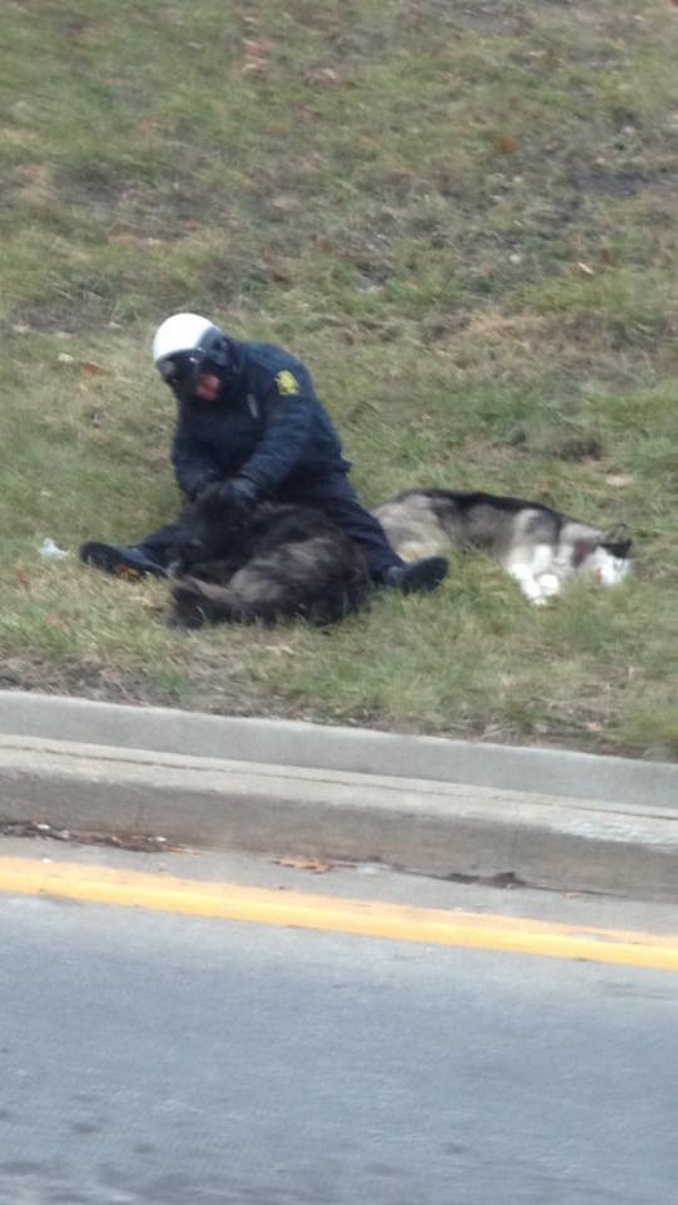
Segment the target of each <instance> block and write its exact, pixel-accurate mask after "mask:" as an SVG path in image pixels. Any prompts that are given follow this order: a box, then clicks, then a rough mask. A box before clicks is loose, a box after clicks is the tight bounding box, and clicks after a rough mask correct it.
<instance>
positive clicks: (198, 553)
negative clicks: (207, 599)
mask: <svg viewBox="0 0 678 1205" xmlns="http://www.w3.org/2000/svg"><path fill="white" fill-rule="evenodd" d="M252 518H253V512H252V509H251V507H247V506H240V505H238V504H237V503H236V502H234V501H233V500H232V499H230V500H228V501H225V499H224V494H223V490H221V489H220V486H218V485H214V486H210V487H209V488H208V489H206V490H205V491H204V492H203V493H202V494H200V495H199V496H198V497H197V498H196V499H195V501H194V502H192V503H191V504H190V505H189V506H188V507H187V508H186V510H185V511H184V513H183V515H182V517H181V520H180V523H179V530H178V532H177V538H176V541H175V543H174V547H173V550H172V572H173V574H183V573H190V572H191V570H192V569H195V567H196V566H198V565H203V564H209V563H211V562H214V561H225V560H231V559H238V557H239V556H240V555H243V554H244V552H245V550H246V547H247V539H248V534H249V532H250V530H251V527H252Z"/></svg>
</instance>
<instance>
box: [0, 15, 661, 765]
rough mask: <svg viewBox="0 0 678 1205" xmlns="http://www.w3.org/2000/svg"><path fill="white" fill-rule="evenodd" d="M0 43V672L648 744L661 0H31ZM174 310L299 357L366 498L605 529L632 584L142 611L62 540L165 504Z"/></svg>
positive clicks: (157, 590)
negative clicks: (50, 558)
mask: <svg viewBox="0 0 678 1205" xmlns="http://www.w3.org/2000/svg"><path fill="white" fill-rule="evenodd" d="M0 38H1V39H2V45H3V50H4V55H3V72H2V76H0V102H1V104H2V109H1V112H2V117H0V126H1V133H2V138H1V139H0V179H1V180H2V186H1V188H0V223H1V224H2V235H3V256H2V261H1V263H0V284H1V285H2V287H1V288H0V327H1V328H2V338H3V352H4V354H3V357H2V360H1V362H0V388H1V391H2V392H1V395H0V396H1V397H2V401H1V402H0V405H1V406H2V420H3V436H4V440H3V443H4V456H3V458H2V464H1V465H0V484H1V489H0V521H1V522H2V530H3V532H4V533H5V539H4V541H3V544H2V550H1V552H0V571H1V572H2V578H3V587H4V589H3V609H2V614H1V615H0V650H1V652H2V662H3V665H2V670H1V671H0V683H3V684H5V685H9V686H12V687H23V688H26V689H42V690H50V691H51V690H63V691H67V692H72V693H77V694H82V695H86V696H89V697H96V698H112V699H122V700H128V701H133V702H138V703H143V702H151V703H167V704H170V705H177V706H184V707H195V708H203V709H206V710H210V711H216V712H218V711H225V712H237V713H241V714H247V713H256V714H269V715H289V716H299V717H306V718H312V719H316V720H320V721H324V722H339V723H349V724H370V725H374V726H377V727H384V728H394V729H398V730H408V731H422V732H435V733H443V734H448V735H452V736H462V735H467V736H473V737H477V738H479V739H487V740H499V741H519V742H539V743H542V744H552V745H569V746H573V747H578V748H588V749H594V750H595V749H598V750H612V751H619V752H624V753H633V754H638V755H648V756H651V757H665V758H675V757H676V756H678V707H677V705H676V702H675V694H676V690H675V683H676V671H677V669H678V664H677V662H678V653H677V652H676V638H675V631H676V622H675V597H676V586H677V585H678V551H677V540H676V536H677V534H678V522H677V520H676V513H677V512H678V405H677V404H676V395H677V393H678V283H677V281H678V276H677V274H676V268H675V265H676V263H677V262H678V223H677V221H676V218H677V216H678V213H677V205H676V200H675V197H676V184H677V182H678V85H677V84H676V72H675V63H676V61H677V54H678V12H677V11H676V10H675V7H673V6H671V5H670V4H668V3H666V2H665V0H661V3H660V2H659V0H656V2H655V0H652V2H647V3H641V4H640V5H638V4H630V3H626V2H625V0H622V2H620V0H597V2H596V3H595V4H593V3H589V4H586V3H578V4H576V5H553V4H537V3H527V2H522V3H521V2H520V0H497V2H496V3H493V4H491V5H490V4H485V3H481V4H474V5H464V6H458V5H452V4H450V5H442V4H440V3H438V2H436V0H408V3H406V4H400V3H396V2H395V0H379V3H377V2H376V0H368V2H364V0H361V3H360V4H357V3H355V4H353V3H350V4H346V3H339V0H322V2H321V3H316V2H315V0H314V3H311V2H310V0H290V2H288V3H286V4H284V5H283V4H278V3H276V2H274V0H262V3H260V4H258V5H256V6H252V5H251V4H249V3H247V2H246V0H236V2H234V3H231V4H228V5H224V4H223V3H220V2H219V0H191V2H190V3H189V2H188V0H177V3H175V4H173V5H171V6H168V7H163V6H158V5H157V4H151V3H150V0H134V2H132V0H121V2H120V3H118V4H116V5H111V4H109V3H105V0H31V2H30V3H27V2H23V3H21V2H15V3H11V4H7V5H5V6H3V8H2V10H1V11H0ZM177 309H193V310H197V311H199V312H200V311H203V312H205V313H207V314H209V315H210V316H214V317H215V318H216V319H217V320H219V321H220V322H221V324H222V325H223V326H224V327H225V329H227V330H229V331H231V332H232V333H233V334H235V335H236V336H237V337H242V338H253V339H263V340H267V341H272V342H279V343H282V344H284V345H286V346H288V347H289V348H290V350H292V351H294V352H295V353H296V354H297V355H299V356H301V357H302V358H303V359H304V360H305V361H306V362H307V363H308V364H309V366H310V368H311V370H312V372H313V374H314V377H315V380H316V383H317V386H318V390H319V393H320V395H321V397H322V398H323V400H324V401H325V403H326V404H327V407H328V409H329V410H330V412H331V413H332V415H333V416H334V418H335V420H336V422H337V425H338V427H339V428H340V430H341V432H342V434H343V436H344V440H345V444H346V449H347V453H348V455H349V456H350V458H351V459H352V460H353V461H354V464H355V468H354V480H355V483H356V485H357V486H358V488H359V489H360V492H361V494H362V496H363V498H364V500H365V501H366V502H367V503H376V502H378V501H381V500H383V499H384V498H387V497H389V496H390V495H392V494H393V493H395V492H397V491H399V490H401V489H403V488H406V487H408V486H413V485H427V484H430V485H440V486H457V487H461V488H478V489H487V490H492V491H495V492H504V493H519V494H522V495H524V496H528V497H534V498H539V499H542V500H545V501H548V502H550V503H551V504H554V505H556V506H558V507H559V508H561V509H563V510H565V511H569V512H570V513H573V514H575V515H577V516H578V517H581V518H584V519H588V520H590V521H592V522H600V523H601V524H604V525H608V524H612V523H613V522H617V521H624V522H626V523H627V524H628V525H629V526H630V527H631V528H632V530H633V533H634V536H635V542H636V544H635V551H636V562H635V563H636V573H635V577H634V580H633V581H632V582H630V583H629V584H628V586H625V587H623V588H622V589H621V590H619V591H616V592H610V593H605V594H601V593H599V592H596V591H595V590H592V589H587V588H586V587H585V586H578V587H576V588H574V589H573V590H571V591H569V592H568V594H567V596H565V597H563V598H562V599H560V600H558V602H557V603H556V604H555V605H553V606H552V607H549V608H547V609H545V610H544V611H539V612H536V611H535V610H534V609H532V608H530V607H529V605H528V604H526V603H525V602H524V601H523V600H522V598H521V597H520V595H519V594H518V592H517V589H516V588H515V586H514V585H513V583H512V582H510V581H509V580H507V579H506V577H505V576H504V575H503V574H502V573H501V571H500V570H499V569H498V568H497V567H496V566H494V565H492V564H490V563H488V562H486V561H485V560H484V559H483V558H475V559H474V558H471V557H469V558H466V557H461V556H455V557H453V558H452V567H451V574H450V578H449V580H448V582H446V584H445V585H444V587H443V588H442V589H441V590H440V591H438V592H437V593H436V594H435V595H434V596H432V597H430V598H413V599H408V600H402V599H400V598H394V597H393V598H392V597H379V598H375V600H374V601H373V603H372V605H371V607H370V608H369V610H368V611H366V612H365V613H364V614H361V615H359V616H355V617H352V618H351V619H350V620H349V621H347V622H346V623H345V624H343V625H341V626H340V627H339V628H337V629H336V630H334V631H332V632H331V633H329V634H327V633H320V632H316V631H313V630H309V629H307V628H305V627H304V626H303V625H287V626H284V627H282V628H280V629H279V630H275V631H272V632H271V631H268V632H267V631H259V630H258V629H247V630H233V629H218V630H214V631H209V632H200V633H193V634H189V635H186V634H180V633H178V632H176V631H173V630H171V629H169V628H167V627H166V625H165V614H166V611H167V599H166V594H165V590H164V588H163V586H162V584H159V583H157V582H151V583H141V584H138V585H134V586H130V585H125V584H122V583H118V582H114V581H111V580H109V579H106V578H103V577H99V576H98V575H96V574H93V573H90V572H88V571H86V570H85V569H83V568H81V567H80V566H79V565H78V564H77V558H76V550H77V546H78V544H79V543H80V541H81V540H83V539H86V538H91V537H101V538H117V539H122V540H126V539H133V538H135V537H137V536H140V535H142V534H143V533H144V532H146V531H148V530H150V529H151V528H152V527H153V526H155V525H157V524H159V523H160V522H162V521H164V520H165V519H166V518H167V517H168V516H170V515H171V514H172V513H173V512H174V510H175V509H176V507H177V505H178V494H177V490H176V487H175V485H174V482H173V480H172V476H171V472H170V469H169V464H168V456H167V453H168V447H169V441H170V438H171V432H172V423H173V413H172V403H171V398H170V395H169V394H168V393H167V391H166V390H165V389H164V387H163V385H162V383H161V382H160V380H159V379H157V378H156V375H155V374H154V372H153V369H152V365H151V363H150V355H149V348H150V341H151V337H152V334H153V331H154V329H155V327H156V325H157V324H158V323H159V322H160V321H161V320H162V319H163V318H164V317H166V315H167V314H168V313H170V312H172V311H173V310H177ZM48 536H50V537H52V538H54V539H55V540H56V541H57V542H58V543H59V544H60V545H61V546H62V547H64V548H67V549H69V550H70V551H71V556H70V558H69V559H67V560H66V561H62V562H59V563H57V564H51V565H49V564H44V563H43V562H42V561H41V559H40V556H39V552H38V549H39V546H40V544H41V543H42V540H43V539H44V538H45V537H48Z"/></svg>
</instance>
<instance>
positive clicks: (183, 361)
mask: <svg viewBox="0 0 678 1205" xmlns="http://www.w3.org/2000/svg"><path fill="white" fill-rule="evenodd" d="M206 361H209V362H210V365H211V366H213V367H214V369H215V372H216V374H217V375H220V374H221V373H222V372H224V371H225V370H226V369H227V368H228V367H229V365H230V362H231V354H230V343H229V341H228V339H227V338H226V336H225V335H224V333H223V331H221V330H220V329H219V327H218V326H215V324H214V323H213V322H210V320H209V319H208V318H201V317H200V315H199V314H172V316H171V317H170V318H166V319H165V321H164V322H161V324H160V326H159V327H158V329H157V331H156V332H155V335H154V336H153V363H154V364H155V366H156V368H157V369H158V371H159V372H160V373H161V375H162V376H163V377H164V379H165V380H166V381H167V383H168V384H170V385H176V384H179V383H188V384H189V385H190V384H194V383H195V381H196V380H197V378H198V376H199V374H200V371H201V367H202V365H203V364H204V363H205V362H206Z"/></svg>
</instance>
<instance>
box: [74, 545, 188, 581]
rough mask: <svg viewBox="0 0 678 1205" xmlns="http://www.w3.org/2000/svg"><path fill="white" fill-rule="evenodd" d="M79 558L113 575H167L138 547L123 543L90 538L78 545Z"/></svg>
mask: <svg viewBox="0 0 678 1205" xmlns="http://www.w3.org/2000/svg"><path fill="white" fill-rule="evenodd" d="M79 555H80V560H81V561H83V562H84V564H85V565H91V566H92V568H93V569H101V570H102V572H103V573H112V574H113V575H114V576H115V577H127V578H135V577H147V576H151V577H167V570H166V569H164V568H163V566H162V565H159V564H158V562H157V561H152V560H151V559H150V557H147V556H146V554H145V553H144V552H142V551H141V549H140V548H135V547H134V546H133V545H131V546H129V547H127V546H126V545H124V544H99V543H97V542H96V541H95V540H90V541H89V543H87V544H81V545H80V554H79Z"/></svg>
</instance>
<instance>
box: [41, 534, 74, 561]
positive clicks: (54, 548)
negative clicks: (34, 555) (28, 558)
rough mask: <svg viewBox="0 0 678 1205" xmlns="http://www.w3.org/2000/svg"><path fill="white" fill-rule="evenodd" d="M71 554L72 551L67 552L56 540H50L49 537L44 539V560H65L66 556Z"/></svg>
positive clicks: (42, 549)
mask: <svg viewBox="0 0 678 1205" xmlns="http://www.w3.org/2000/svg"><path fill="white" fill-rule="evenodd" d="M70 555H71V554H70V552H67V551H66V550H65V549H64V548H59V545H58V544H55V543H54V540H50V539H49V538H48V539H46V540H43V541H42V544H41V545H40V556H41V557H42V559H43V561H63V559H64V557H67V556H70Z"/></svg>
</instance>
